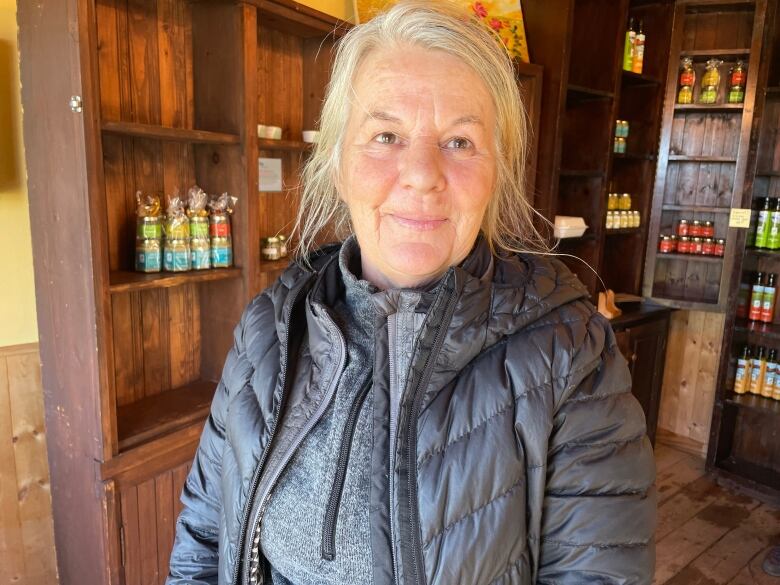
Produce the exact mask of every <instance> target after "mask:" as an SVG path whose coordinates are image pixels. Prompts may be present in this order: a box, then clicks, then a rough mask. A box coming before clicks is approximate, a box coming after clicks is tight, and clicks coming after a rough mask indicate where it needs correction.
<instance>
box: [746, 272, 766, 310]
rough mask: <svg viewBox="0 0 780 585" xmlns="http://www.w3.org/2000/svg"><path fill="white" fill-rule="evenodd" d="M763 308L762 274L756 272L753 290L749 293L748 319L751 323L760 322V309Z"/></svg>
mask: <svg viewBox="0 0 780 585" xmlns="http://www.w3.org/2000/svg"><path fill="white" fill-rule="evenodd" d="M763 306H764V273H763V272H756V279H755V280H754V281H753V290H752V292H751V293H750V309H749V312H748V319H750V320H751V321H760V320H761V308H762V307H763Z"/></svg>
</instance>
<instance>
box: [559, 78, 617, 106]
mask: <svg viewBox="0 0 780 585" xmlns="http://www.w3.org/2000/svg"><path fill="white" fill-rule="evenodd" d="M614 97H615V94H614V93H613V92H611V91H603V90H600V89H593V88H590V87H584V86H582V85H575V84H573V83H570V84H569V85H567V86H566V103H567V104H569V103H573V104H576V103H582V102H593V101H605V100H611V99H614Z"/></svg>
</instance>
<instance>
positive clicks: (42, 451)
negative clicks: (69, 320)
mask: <svg viewBox="0 0 780 585" xmlns="http://www.w3.org/2000/svg"><path fill="white" fill-rule="evenodd" d="M0 470H2V471H1V472H0V583H9V584H10V583H29V584H31V585H39V584H40V585H44V584H46V585H48V584H55V585H56V583H57V570H56V559H55V556H54V531H53V524H52V509H51V486H50V484H49V466H48V461H47V458H46V433H45V427H44V415H43V386H42V383H41V373H40V357H39V354H38V346H37V344H30V345H24V346H15V347H8V348H0Z"/></svg>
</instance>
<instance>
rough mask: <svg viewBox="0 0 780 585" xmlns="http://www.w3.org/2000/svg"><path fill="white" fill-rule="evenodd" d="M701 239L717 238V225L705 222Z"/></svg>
mask: <svg viewBox="0 0 780 585" xmlns="http://www.w3.org/2000/svg"><path fill="white" fill-rule="evenodd" d="M701 237H702V238H714V237H715V224H714V223H712V222H711V221H705V222H704V225H703V226H701Z"/></svg>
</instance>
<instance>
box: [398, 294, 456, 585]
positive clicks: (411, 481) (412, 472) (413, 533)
mask: <svg viewBox="0 0 780 585" xmlns="http://www.w3.org/2000/svg"><path fill="white" fill-rule="evenodd" d="M448 288H449V287H448ZM448 292H449V294H450V297H449V299H448V300H447V305H446V308H445V310H444V315H443V316H442V321H441V323H439V325H438V326H437V329H436V334H435V336H434V341H433V346H432V347H431V351H430V352H429V353H428V355H427V356H426V358H425V365H424V367H423V371H422V375H421V376H420V378H419V382H418V383H417V385H416V387H415V388H414V394H412V396H413V400H412V407H411V408H410V409H409V414H408V416H407V420H406V433H407V437H406V465H407V467H408V471H407V490H408V500H407V502H406V504H407V505H408V506H409V519H410V522H409V524H410V526H409V528H410V540H411V553H412V559H411V561H412V567H413V569H414V583H415V584H418V585H424V584H425V572H424V565H423V558H422V544H421V542H420V511H419V508H418V506H417V419H418V418H419V416H420V408H421V407H422V401H423V398H424V397H425V392H424V391H423V390H424V388H425V387H426V386H427V384H428V381H429V380H430V377H431V373H432V371H433V365H434V364H435V362H436V360H435V358H436V356H437V355H438V353H439V351H440V350H441V346H442V344H443V342H444V333H445V332H446V329H447V326H448V324H449V322H450V319H451V318H452V312H453V310H454V308H455V302H456V296H455V294H453V293H452V291H451V290H450V291H448Z"/></svg>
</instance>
